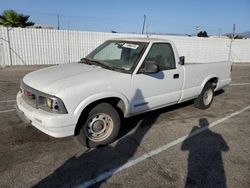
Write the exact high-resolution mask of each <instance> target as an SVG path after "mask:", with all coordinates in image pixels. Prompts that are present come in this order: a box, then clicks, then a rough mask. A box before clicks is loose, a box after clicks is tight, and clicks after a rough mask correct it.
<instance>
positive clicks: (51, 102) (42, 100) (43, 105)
mask: <svg viewBox="0 0 250 188" xmlns="http://www.w3.org/2000/svg"><path fill="white" fill-rule="evenodd" d="M38 108H40V109H42V110H45V111H48V112H54V113H59V114H65V113H67V110H66V108H65V106H64V104H63V102H62V100H61V99H59V98H57V97H55V96H49V95H46V96H41V95H40V96H39V102H38Z"/></svg>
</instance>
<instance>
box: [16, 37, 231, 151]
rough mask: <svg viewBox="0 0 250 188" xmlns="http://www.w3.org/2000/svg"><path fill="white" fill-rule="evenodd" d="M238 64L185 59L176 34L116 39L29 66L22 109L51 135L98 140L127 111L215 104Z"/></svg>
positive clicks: (112, 132) (113, 133)
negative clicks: (69, 58)
mask: <svg viewBox="0 0 250 188" xmlns="http://www.w3.org/2000/svg"><path fill="white" fill-rule="evenodd" d="M231 65H232V63H231V62H228V61H225V62H213V63H195V64H191V63H190V64H184V57H179V55H178V52H177V50H176V48H175V45H174V44H173V42H171V41H168V40H162V39H153V38H122V39H112V40H108V41H106V42H104V43H103V44H102V45H100V46H99V47H97V48H96V49H95V50H94V51H92V52H91V53H90V54H89V55H88V56H86V58H83V59H81V61H79V62H77V63H72V64H64V65H59V66H53V67H48V68H44V69H41V70H37V71H35V72H32V73H29V74H27V75H26V76H25V77H24V78H23V79H22V81H21V86H20V88H21V89H20V92H19V93H18V94H17V100H16V101H17V104H16V111H17V114H18V115H19V116H20V117H21V118H22V119H23V121H25V122H28V123H31V124H32V125H33V126H35V127H36V128H38V129H39V130H41V131H42V132H44V133H46V134H48V135H50V136H53V137H66V136H71V135H77V136H78V138H79V140H80V142H81V143H82V144H83V145H85V146H87V147H96V146H99V145H105V144H109V143H111V142H113V141H114V140H115V138H116V137H117V135H118V133H119V130H120V125H121V119H122V118H123V117H129V116H133V115H136V114H140V113H144V112H147V111H151V110H155V109H158V108H162V107H166V106H169V105H173V104H177V103H181V102H184V101H187V100H191V99H195V100H194V104H195V106H196V107H198V108H200V109H206V108H208V107H209V106H210V105H211V103H212V100H213V96H214V91H216V90H219V89H222V88H223V87H225V86H227V85H229V84H230V82H231Z"/></svg>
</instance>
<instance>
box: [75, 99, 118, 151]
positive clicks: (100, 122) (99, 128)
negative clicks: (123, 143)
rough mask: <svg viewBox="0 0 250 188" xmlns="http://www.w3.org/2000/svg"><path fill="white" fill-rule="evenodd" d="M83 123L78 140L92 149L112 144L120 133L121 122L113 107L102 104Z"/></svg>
mask: <svg viewBox="0 0 250 188" xmlns="http://www.w3.org/2000/svg"><path fill="white" fill-rule="evenodd" d="M82 123H83V126H82V128H81V130H80V134H79V135H78V140H79V141H80V143H81V144H82V145H84V146H87V147H91V148H92V147H97V146H101V145H107V144H110V143H112V142H113V141H114V140H115V138H116V137H117V135H118V133H119V130H120V125H121V120H120V116H119V114H118V112H117V111H116V109H115V108H114V107H113V106H112V105H110V104H108V103H101V104H98V105H96V106H95V107H94V108H93V109H92V110H91V111H90V112H89V114H88V115H87V119H86V121H85V122H82Z"/></svg>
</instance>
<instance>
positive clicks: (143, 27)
mask: <svg viewBox="0 0 250 188" xmlns="http://www.w3.org/2000/svg"><path fill="white" fill-rule="evenodd" d="M145 23H146V15H145V14H144V20H143V25H142V31H141V34H143V33H144V30H145Z"/></svg>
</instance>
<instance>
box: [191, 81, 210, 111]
mask: <svg viewBox="0 0 250 188" xmlns="http://www.w3.org/2000/svg"><path fill="white" fill-rule="evenodd" d="M213 98H214V87H213V84H212V83H210V82H208V83H207V84H206V85H205V86H204V88H203V90H202V92H201V94H200V95H199V96H198V98H197V99H195V100H194V106H195V107H196V108H199V109H207V108H209V106H210V105H211V104H212V101H213Z"/></svg>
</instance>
